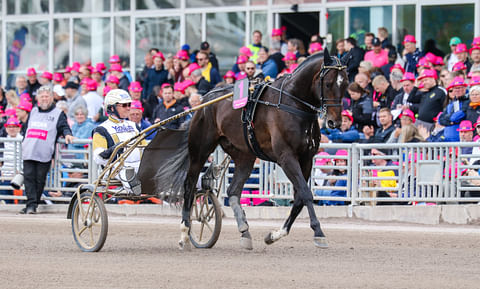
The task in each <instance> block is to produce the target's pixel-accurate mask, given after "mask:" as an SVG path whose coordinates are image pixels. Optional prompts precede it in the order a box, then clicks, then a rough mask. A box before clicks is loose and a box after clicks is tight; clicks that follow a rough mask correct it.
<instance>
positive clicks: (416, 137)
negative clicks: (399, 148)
mask: <svg viewBox="0 0 480 289" xmlns="http://www.w3.org/2000/svg"><path fill="white" fill-rule="evenodd" d="M398 141H399V142H400V143H417V142H424V141H425V139H424V138H423V137H422V136H421V135H420V133H419V132H418V129H417V127H416V126H414V125H413V124H406V125H402V130H401V132H400V138H399V140H398Z"/></svg>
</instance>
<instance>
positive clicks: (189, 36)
mask: <svg viewBox="0 0 480 289" xmlns="http://www.w3.org/2000/svg"><path fill="white" fill-rule="evenodd" d="M185 22H186V29H185V35H186V41H187V43H188V45H190V52H193V51H195V50H197V49H200V43H201V42H202V15H201V14H187V15H185Z"/></svg>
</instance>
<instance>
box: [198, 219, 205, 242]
mask: <svg viewBox="0 0 480 289" xmlns="http://www.w3.org/2000/svg"><path fill="white" fill-rule="evenodd" d="M204 227H205V224H204V223H203V222H202V224H201V225H200V236H198V241H202V237H203V228H204Z"/></svg>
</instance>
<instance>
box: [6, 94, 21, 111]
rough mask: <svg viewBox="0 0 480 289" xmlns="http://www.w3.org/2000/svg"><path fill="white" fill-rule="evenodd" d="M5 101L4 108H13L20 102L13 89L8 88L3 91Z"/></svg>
mask: <svg viewBox="0 0 480 289" xmlns="http://www.w3.org/2000/svg"><path fill="white" fill-rule="evenodd" d="M5 101H6V105H5V106H4V107H3V108H4V109H5V110H7V109H11V108H13V109H15V107H16V106H17V105H18V103H19V102H20V98H19V97H18V96H17V94H16V93H15V91H14V90H9V91H7V92H6V93H5Z"/></svg>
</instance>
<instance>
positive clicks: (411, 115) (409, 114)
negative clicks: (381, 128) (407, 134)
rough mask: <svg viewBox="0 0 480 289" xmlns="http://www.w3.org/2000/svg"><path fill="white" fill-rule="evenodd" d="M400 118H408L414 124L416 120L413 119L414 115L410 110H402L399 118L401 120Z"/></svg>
mask: <svg viewBox="0 0 480 289" xmlns="http://www.w3.org/2000/svg"><path fill="white" fill-rule="evenodd" d="M402 116H406V117H409V118H410V119H411V120H412V122H413V123H415V120H416V119H415V114H414V113H413V111H411V110H410V109H408V108H407V109H406V110H404V111H403V112H402V113H401V114H400V118H401V117H402Z"/></svg>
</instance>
